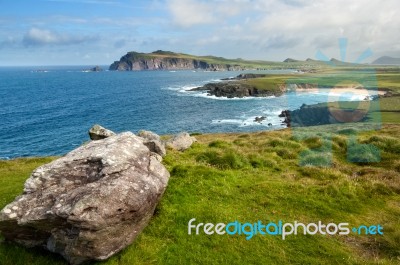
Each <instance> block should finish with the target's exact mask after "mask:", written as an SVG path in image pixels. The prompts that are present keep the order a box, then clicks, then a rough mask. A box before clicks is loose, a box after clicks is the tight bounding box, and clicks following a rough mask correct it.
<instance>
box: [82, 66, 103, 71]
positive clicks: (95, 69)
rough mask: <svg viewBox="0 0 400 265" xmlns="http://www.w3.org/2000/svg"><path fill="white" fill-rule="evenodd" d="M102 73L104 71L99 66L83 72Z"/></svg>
mask: <svg viewBox="0 0 400 265" xmlns="http://www.w3.org/2000/svg"><path fill="white" fill-rule="evenodd" d="M102 71H103V69H102V68H101V67H100V66H98V65H96V66H95V67H92V68H89V69H86V70H83V72H102Z"/></svg>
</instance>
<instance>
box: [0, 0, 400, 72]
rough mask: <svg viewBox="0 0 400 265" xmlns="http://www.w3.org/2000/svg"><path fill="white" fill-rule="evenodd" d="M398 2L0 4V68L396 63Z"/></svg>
mask: <svg viewBox="0 0 400 265" xmlns="http://www.w3.org/2000/svg"><path fill="white" fill-rule="evenodd" d="M398 25H400V2H399V1H397V0H385V1H379V0H365V1H364V0H358V1H346V0H337V1H334V0H318V1H317V0H154V1H152V0H147V1H144V0H135V1H133V0H82V1H78V0H13V1H10V0H0V65H2V66H7V65H95V64H101V65H108V64H111V63H112V62H113V61H114V60H118V59H119V58H120V57H121V56H123V55H124V54H125V53H126V52H128V51H139V52H151V51H154V50H159V49H162V50H170V51H175V52H184V53H190V54H196V55H216V56H223V57H227V58H239V57H240V58H245V59H259V60H274V61H282V60H284V59H286V58H287V57H291V58H295V59H306V58H315V55H316V52H317V51H318V50H321V51H322V52H323V53H324V54H326V55H327V56H328V57H336V58H340V56H339V54H340V52H339V47H338V38H343V37H344V38H348V52H347V55H348V57H347V58H346V60H347V61H354V60H355V59H356V58H357V57H358V56H359V55H360V54H361V53H362V52H363V51H364V50H366V49H367V48H370V49H371V50H372V52H373V55H372V56H371V57H370V58H368V59H367V60H366V62H369V61H371V60H373V59H375V58H377V57H379V56H382V55H389V56H394V57H400V42H399V38H400V27H399V26H398Z"/></svg>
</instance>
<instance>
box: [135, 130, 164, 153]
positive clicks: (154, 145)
mask: <svg viewBox="0 0 400 265" xmlns="http://www.w3.org/2000/svg"><path fill="white" fill-rule="evenodd" d="M138 136H140V137H142V138H143V143H144V145H146V146H147V147H148V148H149V150H150V151H152V152H154V153H157V154H159V155H160V156H162V157H163V156H165V155H166V154H167V151H166V150H165V145H164V143H163V142H162V141H161V138H160V136H159V135H158V134H156V133H153V132H151V131H144V130H143V131H140V132H139V133H138Z"/></svg>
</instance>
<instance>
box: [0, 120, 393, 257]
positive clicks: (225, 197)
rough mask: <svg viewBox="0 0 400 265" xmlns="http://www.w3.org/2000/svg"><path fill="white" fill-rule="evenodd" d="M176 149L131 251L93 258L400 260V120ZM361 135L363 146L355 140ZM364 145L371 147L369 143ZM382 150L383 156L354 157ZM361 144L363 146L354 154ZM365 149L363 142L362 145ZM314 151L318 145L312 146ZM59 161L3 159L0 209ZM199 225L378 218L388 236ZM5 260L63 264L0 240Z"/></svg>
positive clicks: (213, 140) (228, 138)
mask: <svg viewBox="0 0 400 265" xmlns="http://www.w3.org/2000/svg"><path fill="white" fill-rule="evenodd" d="M196 137H197V139H198V142H197V143H195V144H194V145H193V146H192V147H191V148H190V149H188V150H187V151H185V152H177V151H173V150H169V152H168V155H167V156H166V157H165V159H164V162H163V163H164V164H165V165H166V167H167V168H168V170H169V171H170V172H171V178H170V182H169V186H168V188H167V191H166V193H165V195H164V197H163V199H162V200H161V203H160V204H159V205H158V206H157V209H156V212H155V215H154V217H153V219H152V220H151V222H150V224H149V226H148V227H147V228H146V229H145V230H144V232H143V233H142V234H141V235H140V236H139V237H138V239H137V240H136V241H135V242H134V243H133V244H132V245H131V246H130V247H128V248H127V249H125V250H124V251H122V252H121V253H119V254H117V255H115V256H114V257H112V258H111V259H109V260H108V261H105V262H101V263H95V264H110V265H111V264H194V263H196V264H336V263H340V264H398V263H399V259H400V222H399V218H400V125H394V124H386V125H384V126H383V128H382V129H381V130H378V131H376V130H373V127H368V124H347V125H346V126H340V125H328V126H319V127H309V128H305V131H301V130H299V131H291V130H289V129H286V130H281V131H272V132H256V133H232V134H207V135H197V136H196ZM352 137H355V138H353V139H357V141H358V142H357V143H358V144H362V145H355V146H354V141H353V142H352V141H350V139H352ZM366 145H369V147H367V146H366ZM371 146H372V147H373V148H377V149H378V150H379V154H380V155H379V157H380V162H377V163H372V162H370V163H368V162H364V163H357V162H350V161H349V159H353V160H354V159H363V158H366V157H368V152H367V151H368V150H370V149H369V148H370V147H371ZM349 148H356V152H350V153H349V152H348V150H349ZM357 148H358V149H357ZM312 150H314V151H312ZM52 159H54V158H29V159H17V160H13V161H1V162H0V184H1V185H0V206H1V207H4V206H5V205H6V204H7V203H9V202H11V201H12V200H13V199H14V197H15V196H17V195H18V194H20V193H21V191H22V188H23V183H24V181H25V179H26V178H27V177H28V176H29V174H30V172H31V171H32V170H33V169H34V168H35V167H37V166H39V165H41V164H44V163H47V162H49V161H51V160H52ZM192 218H196V223H199V222H203V223H206V222H213V223H218V222H224V223H227V222H231V221H235V220H238V221H240V222H257V221H258V220H261V221H263V222H264V223H267V222H269V221H275V222H277V221H279V220H282V221H284V222H294V221H296V220H297V221H299V222H304V223H309V222H318V221H319V220H321V221H322V222H324V223H330V222H335V223H340V222H349V223H350V224H351V225H352V226H359V225H363V224H364V225H373V224H381V225H382V226H383V227H384V235H380V236H377V235H355V234H353V233H351V234H350V235H347V236H339V235H336V236H322V235H315V236H310V235H308V236H305V235H302V234H301V235H297V236H288V237H287V239H286V240H282V239H281V238H280V237H279V236H261V235H255V236H254V237H253V238H252V239H250V240H246V239H245V236H244V235H240V236H239V235H236V236H228V235H222V236H219V235H204V233H203V234H201V235H188V234H187V229H188V227H187V224H188V221H189V220H190V219H192ZM0 259H1V263H2V264H4V265H18V264H21V265H22V264H33V265H35V264H37V265H39V264H40V265H46V264H65V263H64V261H63V260H62V259H61V258H59V257H57V256H55V255H52V254H48V253H45V252H42V251H39V250H28V249H24V248H22V247H19V246H16V245H14V244H5V243H2V244H0Z"/></svg>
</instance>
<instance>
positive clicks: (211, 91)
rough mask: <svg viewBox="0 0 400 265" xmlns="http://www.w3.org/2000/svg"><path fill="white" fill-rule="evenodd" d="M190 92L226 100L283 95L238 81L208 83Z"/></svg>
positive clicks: (281, 92) (279, 92) (280, 92)
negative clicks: (202, 92) (203, 92)
mask: <svg viewBox="0 0 400 265" xmlns="http://www.w3.org/2000/svg"><path fill="white" fill-rule="evenodd" d="M191 91H207V92H208V95H213V96H216V97H227V98H243V97H268V96H280V95H282V94H283V91H271V90H267V89H266V90H259V89H257V88H255V87H253V86H251V85H250V84H246V83H243V82H239V81H238V82H235V81H231V82H219V83H209V84H206V85H204V86H202V87H197V88H194V89H192V90H191Z"/></svg>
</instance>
